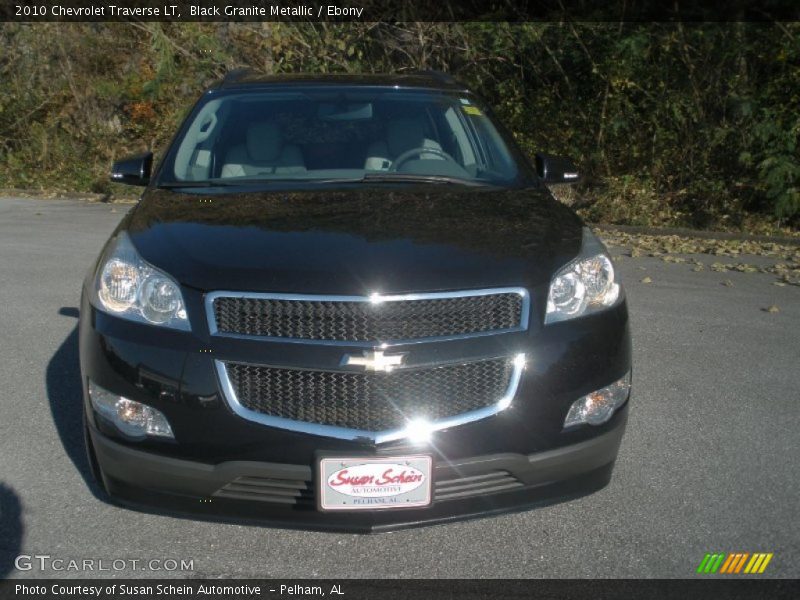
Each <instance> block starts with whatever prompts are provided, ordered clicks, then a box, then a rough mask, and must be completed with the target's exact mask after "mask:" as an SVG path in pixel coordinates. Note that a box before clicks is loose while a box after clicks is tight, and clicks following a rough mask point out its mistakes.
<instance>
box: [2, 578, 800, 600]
mask: <svg viewBox="0 0 800 600" xmlns="http://www.w3.org/2000/svg"><path fill="white" fill-rule="evenodd" d="M134 597H135V598H138V599H142V600H144V599H148V598H160V599H162V600H190V599H191V600H203V599H206V598H208V599H212V598H213V599H215V600H242V599H253V600H254V599H260V598H265V599H268V598H293V599H296V598H334V599H341V600H361V599H369V600H374V599H380V600H395V599H398V600H399V599H405V598H424V599H426V600H427V599H429V598H452V599H456V598H458V599H468V600H477V599H483V598H486V599H489V598H492V599H494V598H512V599H516V598H536V599H544V600H550V599H553V600H555V599H559V600H560V599H563V598H566V599H572V598H587V599H589V598H590V599H591V600H599V599H603V600H614V599H617V598H619V599H623V598H625V599H627V598H646V599H647V600H659V599H660V598H680V600H693V599H698V600H700V599H703V600H705V599H707V598H714V599H715V600H717V599H731V600H745V599H748V600H749V599H751V598H752V599H756V598H757V599H759V600H760V599H763V598H770V599H775V598H793V599H794V598H798V597H800V583H798V580H789V579H783V580H782V579H771V580H752V579H747V580H741V579H739V580H737V579H706V580H702V579H696V580H680V579H649V580H621V579H598V580H568V579H565V580H553V579H550V580H509V579H496V580H493V579H482V580H464V579H437V580H424V579H410V580H409V579H397V580H370V579H341V580H335V579H309V580H269V579H238V580H236V579H209V580H198V579H194V580H180V579H148V580H133V579H129V580H111V579H59V580H56V579H41V580H24V581H23V580H5V581H0V600H6V599H11V598H14V599H21V598H37V599H43V600H84V599H86V598H101V599H105V598H134Z"/></svg>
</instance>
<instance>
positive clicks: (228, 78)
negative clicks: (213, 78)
mask: <svg viewBox="0 0 800 600" xmlns="http://www.w3.org/2000/svg"><path fill="white" fill-rule="evenodd" d="M254 73H255V71H254V70H253V69H251V68H250V67H242V68H240V69H232V70H230V71H228V72H227V73H225V76H224V77H223V78H222V82H221V83H220V87H225V86H226V85H229V84H232V83H236V82H237V81H240V80H241V79H244V78H245V77H247V76H248V75H253V74H254Z"/></svg>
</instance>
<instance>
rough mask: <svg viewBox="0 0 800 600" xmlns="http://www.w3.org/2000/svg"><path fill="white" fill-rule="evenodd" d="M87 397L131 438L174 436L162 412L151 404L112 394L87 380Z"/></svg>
mask: <svg viewBox="0 0 800 600" xmlns="http://www.w3.org/2000/svg"><path fill="white" fill-rule="evenodd" d="M89 399H90V400H91V401H92V406H93V407H94V409H95V410H96V411H97V412H98V413H99V414H101V415H102V416H104V417H105V418H106V419H108V420H109V421H111V422H112V423H113V424H114V425H115V426H116V427H117V429H119V430H120V431H121V432H122V433H124V434H125V435H128V436H130V437H132V438H144V437H145V436H148V435H152V436H155V437H166V438H174V437H175V436H174V435H173V434H172V427H170V425H169V421H167V418H166V417H165V416H164V414H163V413H162V412H160V411H158V410H156V409H155V408H153V407H152V406H148V405H147V404H142V403H141V402H136V401H135V400H129V399H128V398H125V397H124V396H118V395H117V394H112V393H111V392H109V391H108V390H106V389H104V388H101V387H100V386H99V385H97V384H96V383H95V382H94V381H91V380H90V381H89Z"/></svg>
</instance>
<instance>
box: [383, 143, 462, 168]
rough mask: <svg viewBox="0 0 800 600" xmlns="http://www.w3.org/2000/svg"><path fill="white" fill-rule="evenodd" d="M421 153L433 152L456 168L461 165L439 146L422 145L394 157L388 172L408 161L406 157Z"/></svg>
mask: <svg viewBox="0 0 800 600" xmlns="http://www.w3.org/2000/svg"><path fill="white" fill-rule="evenodd" d="M422 154H435V155H436V156H441V157H442V158H443V159H445V160H446V161H448V162H451V163H453V164H454V165H456V166H457V167H458V168H461V165H459V164H458V162H457V161H456V159H455V158H453V157H452V156H450V155H449V154H448V153H447V152H445V151H444V150H440V149H439V148H423V147H422V146H420V147H419V148H412V149H411V150H406V151H405V152H403V153H402V154H401V155H400V156H398V157H397V158H395V159H394V162H393V163H392V166H391V167H389V171H390V172H395V171H397V168H398V167H399V166H400V165H402V164H403V163H405V162H408V159H410V158H412V157H414V156H419V155H422Z"/></svg>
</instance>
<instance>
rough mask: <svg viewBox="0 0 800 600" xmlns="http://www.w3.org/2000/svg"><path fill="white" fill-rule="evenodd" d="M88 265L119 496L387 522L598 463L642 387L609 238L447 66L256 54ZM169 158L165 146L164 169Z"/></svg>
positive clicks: (100, 433)
mask: <svg viewBox="0 0 800 600" xmlns="http://www.w3.org/2000/svg"><path fill="white" fill-rule="evenodd" d="M152 162H153V158H152V154H149V153H148V154H144V155H140V156H136V157H132V158H129V159H126V160H123V161H119V162H117V163H115V165H114V168H113V172H112V179H113V180H114V181H116V182H121V183H130V184H134V185H142V186H146V189H145V190H144V193H143V194H142V197H141V200H140V202H139V203H138V204H137V205H136V206H135V207H134V208H133V209H132V210H131V211H130V212H129V213H128V214H127V215H126V216H125V217H124V218H123V220H122V222H121V223H120V225H119V226H118V227H117V229H116V230H115V231H114V233H113V235H112V236H111V238H110V240H109V241H108V243H107V244H106V246H105V247H104V249H103V250H102V252H101V254H100V256H99V258H98V260H97V262H96V264H95V265H94V266H93V267H92V269H91V272H90V273H89V275H88V276H87V278H86V281H85V282H84V287H83V299H82V303H81V319H80V359H81V373H82V377H83V387H84V408H85V417H86V418H85V424H86V425H85V426H86V445H87V451H88V454H89V459H90V462H91V465H92V469H93V471H94V474H95V475H96V476H97V479H98V481H99V482H100V485H102V486H103V488H104V489H105V491H107V492H108V493H109V494H111V496H112V497H114V498H118V499H120V500H123V501H126V502H128V503H133V504H134V505H136V504H148V505H151V504H154V503H156V504H159V505H161V506H167V507H170V508H173V509H178V510H184V509H190V508H194V510H195V512H196V513H203V512H208V513H213V514H215V515H220V514H221V515H227V516H232V517H244V518H248V519H250V518H255V519H259V520H264V521H268V522H274V523H279V524H284V525H287V526H299V527H310V528H318V529H340V530H350V531H377V530H385V529H394V528H399V527H406V526H411V525H418V524H425V523H434V522H443V521H447V520H451V519H458V518H464V517H469V516H476V515H488V514H496V513H500V512H504V511H509V510H514V509H519V508H524V507H529V506H533V505H536V504H540V503H544V502H552V501H554V500H558V499H562V498H568V497H574V496H576V495H580V494H585V493H587V492H590V491H593V490H597V489H599V488H601V487H602V486H604V485H605V484H606V483H607V482H608V481H609V478H610V476H611V470H612V467H613V464H614V461H615V458H616V456H617V451H618V448H619V445H620V440H621V437H622V433H623V430H624V427H625V422H626V418H627V410H628V402H627V400H628V398H629V395H630V387H631V382H630V378H631V345H630V335H629V330H628V314H627V307H626V303H625V297H624V294H623V290H622V287H621V286H620V283H619V282H618V281H617V280H616V278H615V275H614V268H613V266H612V263H611V260H610V258H609V256H608V254H607V251H606V249H605V248H604V247H603V245H602V244H601V243H600V242H599V241H598V239H597V238H596V237H595V236H594V235H593V234H592V233H591V232H590V231H589V230H588V229H587V228H586V227H585V226H584V225H583V223H582V222H581V221H580V219H579V218H578V217H577V216H576V215H575V214H574V213H573V212H572V211H571V210H570V209H568V208H566V207H565V206H563V205H561V204H559V203H558V202H556V201H555V200H554V199H553V197H552V196H551V194H550V193H549V191H548V190H547V188H546V187H545V184H548V183H569V182H574V181H576V180H577V179H578V173H577V172H576V171H575V168H574V167H573V165H572V163H571V162H570V161H569V160H566V159H561V158H557V157H554V156H547V155H537V157H536V164H535V166H531V165H530V164H529V163H528V161H527V160H526V158H525V157H524V156H522V154H521V152H520V150H519V149H518V147H517V145H516V144H515V142H514V141H513V140H512V138H511V136H510V135H509V134H508V133H507V132H506V131H505V130H504V129H503V128H502V127H501V126H499V125H498V124H497V123H496V122H494V121H493V119H492V118H491V114H490V110H489V108H488V107H486V106H485V104H484V103H483V102H482V101H481V100H480V99H479V98H478V97H476V96H475V95H474V94H473V93H471V92H470V91H469V90H468V89H465V87H464V86H463V85H461V84H459V83H457V82H455V81H454V80H452V79H451V78H449V77H447V76H444V75H438V74H416V75H402V76H326V77H316V76H286V77H264V76H255V75H250V74H246V73H236V74H233V75H231V76H229V77H227V78H225V80H223V81H222V82H220V83H219V84H217V85H215V86H214V87H213V88H211V89H209V90H208V91H206V92H205V93H204V94H203V95H202V97H201V98H200V100H199V101H198V102H197V103H196V104H195V106H194V108H193V109H192V110H191V112H190V114H189V116H188V117H187V118H186V120H185V121H184V123H183V124H182V125H181V127H180V129H179V131H178V133H177V135H176V136H175V138H174V140H173V142H172V144H171V145H170V147H169V148H168V149H167V151H166V153H165V154H164V157H163V159H162V160H161V161H160V163H159V164H158V165H157V166H156V167H155V168H154V169H152ZM151 170H152V174H151Z"/></svg>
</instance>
